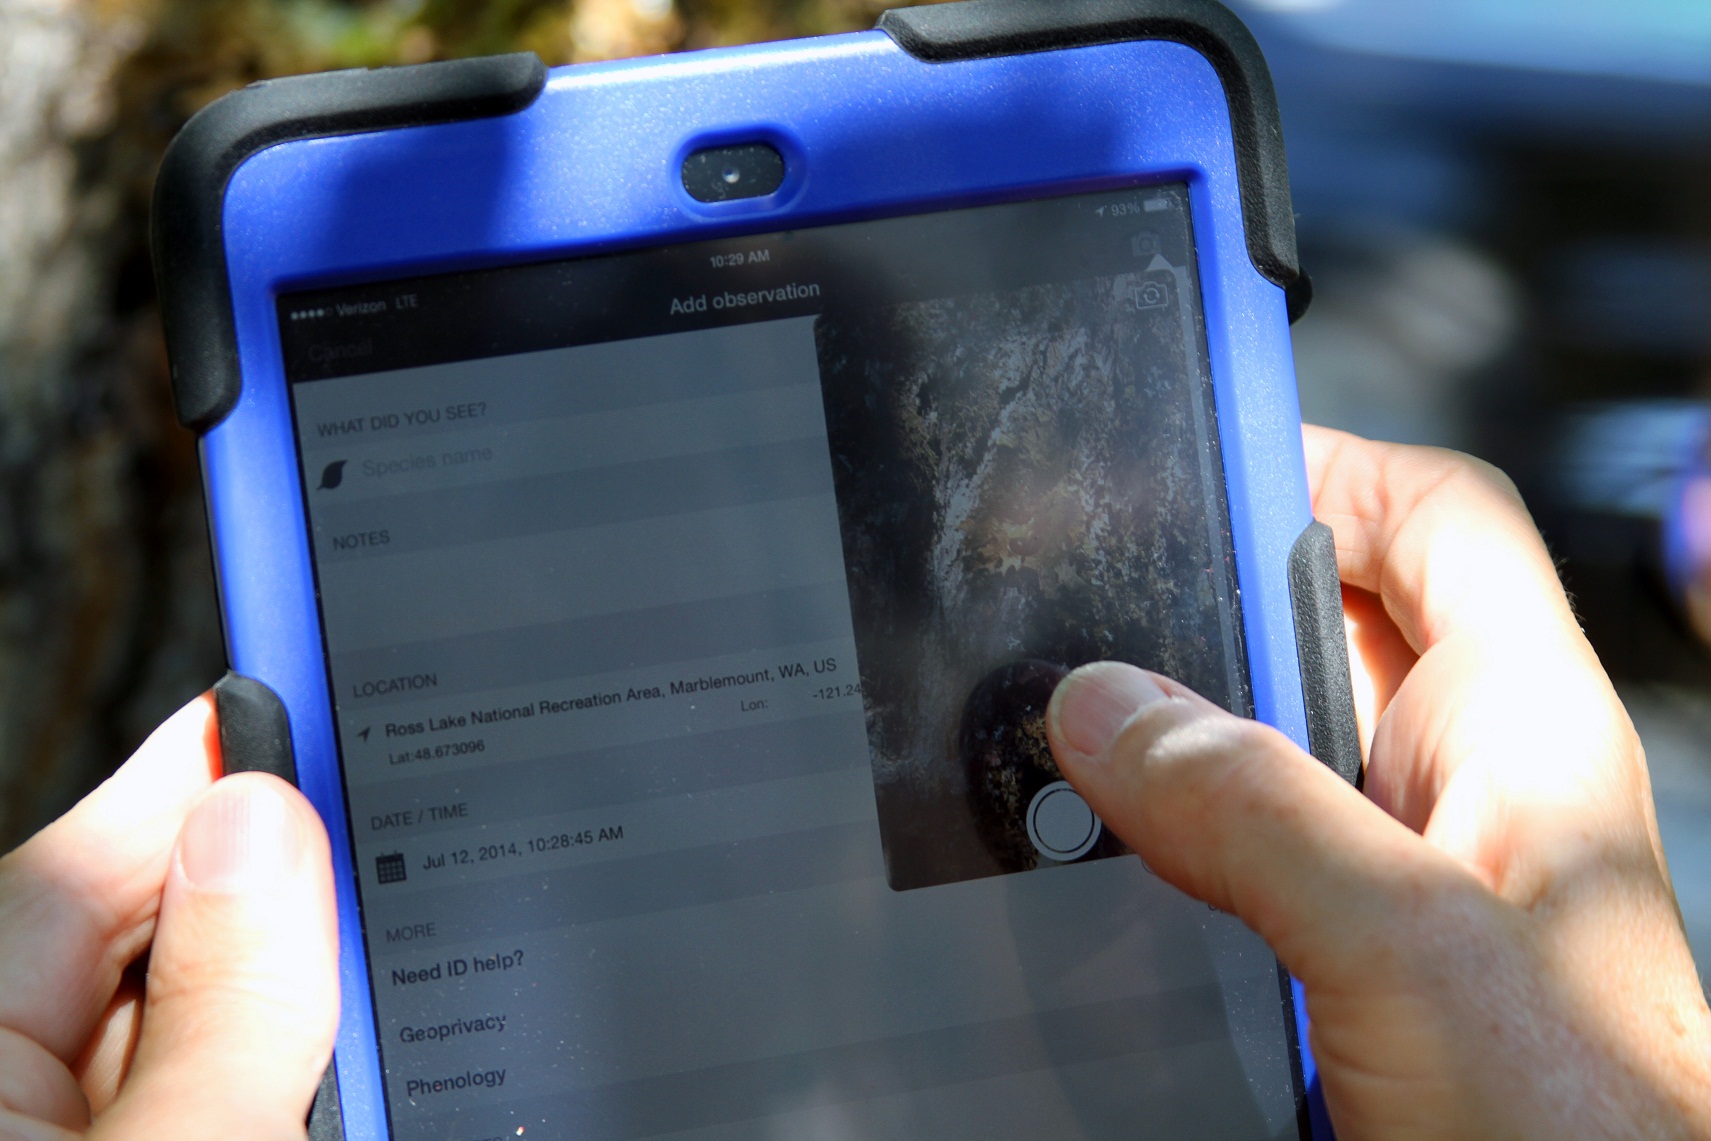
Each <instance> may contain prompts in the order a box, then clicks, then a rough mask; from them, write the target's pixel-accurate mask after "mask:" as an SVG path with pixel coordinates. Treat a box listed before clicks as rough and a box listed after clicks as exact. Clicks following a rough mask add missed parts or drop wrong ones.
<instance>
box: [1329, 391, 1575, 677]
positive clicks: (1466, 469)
mask: <svg viewBox="0 0 1711 1141" xmlns="http://www.w3.org/2000/svg"><path fill="white" fill-rule="evenodd" d="M1302 435H1303V440H1304V442H1305V444H1306V451H1307V480H1308V485H1309V487H1310V489H1311V492H1312V497H1313V515H1314V517H1315V518H1317V519H1319V520H1321V521H1323V522H1324V523H1326V524H1327V525H1329V526H1330V528H1331V530H1332V531H1333V532H1334V533H1335V535H1336V543H1337V570H1338V572H1339V574H1340V575H1341V576H1342V579H1343V581H1344V582H1345V583H1348V584H1349V585H1351V586H1356V587H1359V588H1361V589H1362V590H1367V591H1371V592H1372V593H1374V594H1376V595H1378V596H1379V597H1380V598H1381V599H1382V600H1383V601H1384V606H1385V610H1386V612H1388V613H1389V614H1390V617H1391V620H1392V621H1394V622H1395V623H1396V625H1397V628H1398V629H1399V630H1400V631H1401V632H1402V634H1403V636H1404V637H1405V638H1407V640H1408V642H1409V644H1410V645H1411V646H1412V647H1413V648H1414V651H1415V652H1416V653H1424V652H1425V651H1426V650H1427V649H1429V648H1430V647H1431V646H1432V645H1434V644H1436V643H1438V642H1441V641H1443V640H1444V639H1445V638H1447V637H1449V636H1450V635H1451V634H1453V633H1464V634H1469V635H1472V636H1474V637H1476V638H1478V639H1479V640H1481V641H1487V642H1506V643H1509V644H1514V640H1515V639H1517V638H1538V637H1548V638H1550V639H1551V640H1552V641H1556V640H1557V639H1560V638H1562V637H1564V636H1570V637H1573V638H1574V639H1577V640H1578V639H1579V635H1580V627H1579V624H1578V623H1576V622H1575V620H1574V613H1573V611H1572V610H1571V609H1570V607H1569V604H1568V598H1567V596H1566V595H1565V594H1564V592H1563V588H1562V583H1561V581H1560V580H1559V579H1558V578H1557V573H1556V566H1555V565H1554V564H1553V563H1552V562H1551V557H1550V553H1549V552H1548V551H1547V550H1546V549H1545V544H1544V540H1543V539H1542V538H1541V537H1540V536H1539V531H1538V528H1537V527H1536V526H1534V524H1533V519H1532V516H1531V515H1529V514H1528V512H1527V508H1526V506H1525V505H1524V504H1523V503H1522V502H1521V496H1520V494H1519V493H1518V492H1517V491H1516V490H1515V485H1514V484H1513V483H1512V482H1510V480H1509V478H1508V477H1507V476H1505V475H1504V474H1503V473H1502V472H1501V471H1499V470H1498V469H1496V468H1495V467H1492V466H1491V465H1490V464H1487V463H1484V462H1483V461H1481V460H1477V459H1474V458H1473V457H1471V456H1465V455H1461V454H1459V453H1456V452H1450V451H1445V450H1443V449H1440V448H1423V447H1410V446H1403V445H1397V444H1386V443H1379V442H1376V441H1372V440H1364V439H1361V438H1360V437H1359V436H1352V435H1350V434H1348V433H1347V432H1339V431H1335V430H1334V429H1330V428H1320V427H1316V426H1312V425H1309V426H1307V427H1306V428H1304V429H1303V433H1302Z"/></svg>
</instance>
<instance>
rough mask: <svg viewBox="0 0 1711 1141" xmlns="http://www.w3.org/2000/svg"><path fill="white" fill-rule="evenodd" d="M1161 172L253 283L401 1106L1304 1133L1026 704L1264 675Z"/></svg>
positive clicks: (458, 1137)
mask: <svg viewBox="0 0 1711 1141" xmlns="http://www.w3.org/2000/svg"><path fill="white" fill-rule="evenodd" d="M1197 282H1198V279H1197V269H1196V263H1195V256H1194V247H1193V241H1192V235H1191V230H1190V215H1189V198H1188V189H1187V187H1186V186H1185V185H1180V184H1170V185H1162V186H1149V187H1143V188H1130V189H1125V190H1120V191H1113V192H1102V193H1099V194H1094V195H1080V196H1075V197H1067V198H1054V199H1048V200H1037V201H1030V202H1022V203H1011V204H1006V205H997V206H986V207H979V208H970V209H958V210H946V211H942V212H938V213H931V214H922V215H914V216H910V217H905V218H892V219H883V220H874V221H864V222H855V223H846V224H839V225H832V226H822V227H815V228H809V229H801V230H796V231H791V232H784V233H775V234H765V235H759V236H751V237H742V238H732V239H722V240H718V241H712V242H700V243H695V244H685V245H678V246H673V247H669V248H654V249H649V250H643V251H634V252H620V253H613V254H608V255H604V256H599V257H585V258H579V259H575V260H569V261H559V262H550V263H539V264H532V265H526V266H511V267H505V268H498V269H483V270H478V271H471V272H464V273H457V274H448V275H441V276H434V277H423V278H415V279H411V280H408V281H394V282H388V283H385V284H379V285H364V286H358V287H350V288H341V289H336V290H325V291H318V292H307V293H295V294H290V295H286V296H283V297H281V298H280V299H279V303H278V304H279V323H280V324H279V327H280V333H281V339H282V346H283V351H284V360H285V366H286V374H287V378H288V380H289V382H290V388H291V396H292V404H293V414H294V417H295V426H296V433H297V442H298V447H299V453H300V457H301V461H302V475H303V495H304V501H305V504H306V506H307V513H308V519H309V524H310V535H311V543H312V552H313V558H314V565H315V573H316V579H317V586H318V590H319V599H320V607H321V621H322V633H323V637H324V642H325V647H326V652H327V671H328V678H329V684H330V685H331V688H332V693H333V698H334V707H335V711H336V721H337V739H338V743H339V750H340V759H341V763H342V771H343V775H344V782H345V788H346V793H347V798H348V810H349V822H350V828H351V834H352V837H353V844H354V854H355V858H356V866H357V869H358V873H359V885H358V886H359V892H360V898H361V904H362V914H363V924H364V930H363V936H364V939H365V941H366V947H367V953H368V960H369V964H370V969H371V981H372V986H373V998H374V1005H375V1015H376V1021H377V1026H378V1030H379V1046H380V1053H381V1060H382V1066H383V1070H384V1076H385V1083H386V1095H387V1104H388V1111H389V1114H390V1120H391V1127H392V1130H393V1134H394V1136H395V1137H398V1138H444V1139H447V1141H477V1139H489V1138H500V1137H507V1138H509V1137H536V1136H540V1137H562V1138H577V1139H580V1141H606V1139H614V1141H615V1139H620V1138H625V1139H627V1138H643V1137H666V1136H669V1137H671V1138H675V1139H681V1141H689V1139H695V1141H715V1139H718V1141H727V1139H736V1138H744V1139H748V1138H772V1137H779V1138H785V1137H789V1138H828V1139H844V1138H849V1139H857V1138H860V1139H873V1138H898V1139H903V1138H909V1139H916V1138H925V1137H931V1138H935V1139H938V1141H949V1139H955V1138H970V1139H974V1138H979V1139H982V1141H990V1139H992V1138H1013V1139H1016V1141H1023V1139H1030V1141H1034V1139H1037V1141H1065V1139H1073V1138H1089V1139H1093V1138H1116V1137H1132V1136H1135V1135H1137V1133H1139V1132H1144V1133H1146V1134H1148V1135H1152V1134H1157V1135H1161V1136H1195V1137H1215V1138H1231V1139H1243V1141H1247V1139H1258V1138H1271V1137H1295V1136H1298V1135H1299V1134H1298V1129H1299V1126H1298V1117H1297V1106H1298V1101H1299V1099H1298V1096H1297V1092H1298V1085H1299V1076H1298V1072H1297V1071H1298V1064H1297V1062H1296V1060H1295V1057H1294V1046H1293V1031H1292V1018H1293V1016H1292V1014H1291V1013H1290V1009H1289V1006H1288V998H1287V987H1286V985H1285V984H1284V981H1283V980H1282V979H1281V976H1280V973H1279V971H1278V968H1277V964H1276V962H1275V960H1274V959H1273V958H1272V956H1271V955H1270V953H1269V952H1268V951H1267V950H1266V948H1265V947H1264V945H1263V944H1262V943H1260V942H1259V941H1258V940H1257V939H1256V938H1255V937H1254V936H1253V935H1251V934H1250V933H1249V932H1248V931H1247V930H1246V929H1245V928H1243V927H1242V926H1241V924H1240V923H1238V922H1237V921H1235V920H1234V919H1231V918H1229V917H1227V916H1223V915H1220V914H1218V913H1215V912H1213V911H1211V910H1209V909H1208V908H1206V907H1205V906H1204V905H1201V904H1198V903H1195V902H1194V901H1192V900H1189V899H1187V898H1186V897H1184V896H1182V895H1180V894H1178V893H1177V892H1175V891H1174V890H1173V889H1171V888H1169V887H1168V886H1166V885H1165V884H1163V883H1162V882H1161V881H1159V880H1158V879H1157V878H1155V877H1154V876H1152V875H1151V874H1150V873H1149V871H1148V870H1147V868H1146V867H1145V866H1144V864H1143V863H1142V862H1141V861H1140V860H1139V859H1138V858H1137V857H1136V856H1134V855H1133V854H1132V853H1129V852H1128V850H1127V849H1126V848H1125V847H1124V846H1123V845H1122V843H1121V842H1120V841H1119V840H1118V839H1117V838H1116V837H1115V836H1114V835H1113V834H1111V833H1110V832H1108V831H1107V830H1106V829H1105V828H1104V826H1103V825H1102V823H1101V822H1100V821H1099V820H1098V819H1097V818H1096V817H1094V815H1093V814H1092V813H1091V811H1089V809H1088V807H1087V805H1086V804H1085V803H1084V802H1083V801H1082V800H1081V799H1080V797H1078V796H1077V795H1076V794H1075V792H1074V791H1073V790H1072V789H1070V788H1069V786H1068V785H1067V784H1065V783H1064V782H1063V780H1062V778H1061V776H1060V774H1059V773H1058V771H1057V769H1056V767H1055V765H1054V764H1053V762H1052V759H1051V756H1050V752H1049V750H1048V749H1047V747H1046V744H1045V739H1044V728H1043V713H1044V709H1045V703H1046V701H1047V699H1048V698H1049V696H1050V694H1051V691H1052V688H1053V686H1054V685H1055V684H1056V682H1057V680H1058V679H1059V678H1060V677H1061V676H1062V675H1063V673H1064V672H1065V671H1066V670H1068V669H1070V668H1073V667H1074V666H1076V665H1078V664H1081V663H1083V662H1087V661H1091V660H1096V659H1101V658H1114V659H1120V660H1125V661H1130V662H1135V663H1138V664H1142V665H1145V666H1149V667H1152V668H1155V669H1159V670H1162V671H1164V672H1167V673H1169V674H1171V675H1172V676H1175V677H1177V678H1180V679H1182V680H1183V681H1185V682H1187V683H1188V684H1190V685H1192V686H1193V687H1194V688H1196V689H1197V690H1198V691H1200V692H1201V693H1203V694H1205V695H1207V696H1208V697H1210V698H1212V699H1213V700H1216V701H1219V702H1221V703H1222V704H1224V705H1225V706H1226V707H1228V708H1230V709H1232V710H1234V711H1236V712H1238V713H1243V714H1248V713H1251V697H1250V694H1249V689H1248V681H1247V666H1246V655H1245V651H1244V648H1243V640H1242V623H1241V614H1240V600H1239V595H1238V592H1237V590H1236V585H1235V570H1234V563H1233V558H1232V554H1231V539H1230V526H1229V512H1228V508H1227V506H1226V502H1225V494H1224V484H1223V466H1222V460H1221V457H1220V453H1219V446H1218V435H1217V430H1216V423H1217V420H1216V416H1217V412H1216V408H1215V406H1214V401H1213V394H1212V385H1211V379H1210V374H1209V371H1208V368H1207V363H1206V353H1205V333H1204V329H1203V324H1202V316H1201V308H1200V303H1199V290H1198V284H1197Z"/></svg>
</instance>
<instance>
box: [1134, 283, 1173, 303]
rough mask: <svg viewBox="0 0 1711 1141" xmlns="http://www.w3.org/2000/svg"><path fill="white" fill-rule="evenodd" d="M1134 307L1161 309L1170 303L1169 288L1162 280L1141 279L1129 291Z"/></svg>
mask: <svg viewBox="0 0 1711 1141" xmlns="http://www.w3.org/2000/svg"><path fill="white" fill-rule="evenodd" d="M1129 301H1130V303H1131V304H1133V305H1134V307H1135V308H1136V309H1163V308H1164V307H1165V306H1166V305H1169V304H1170V290H1169V289H1167V288H1165V285H1164V282H1162V281H1143V282H1142V283H1141V284H1139V285H1137V286H1135V288H1134V289H1133V290H1131V291H1130V293H1129Z"/></svg>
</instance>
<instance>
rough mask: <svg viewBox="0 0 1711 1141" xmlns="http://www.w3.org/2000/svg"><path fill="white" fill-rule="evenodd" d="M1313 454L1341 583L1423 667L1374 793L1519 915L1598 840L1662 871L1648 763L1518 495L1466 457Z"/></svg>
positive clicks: (1384, 734)
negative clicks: (1372, 604)
mask: <svg viewBox="0 0 1711 1141" xmlns="http://www.w3.org/2000/svg"><path fill="white" fill-rule="evenodd" d="M1305 442H1306V450H1307V458H1308V474H1309V482H1310V484H1311V487H1312V491H1313V510H1314V514H1315V515H1316V516H1317V517H1319V518H1320V519H1322V520H1323V521H1324V522H1326V523H1327V524H1329V525H1330V527H1331V529H1332V531H1333V532H1334V533H1335V535H1336V545H1337V563H1338V571H1339V573H1340V574H1341V576H1342V578H1343V581H1344V582H1347V583H1350V584H1352V585H1354V586H1358V587H1361V588H1363V589H1365V590H1369V591H1372V592H1374V593H1376V594H1377V595H1378V596H1379V597H1380V599H1381V600H1382V601H1383V604H1384V608H1385V610H1386V612H1387V613H1388V614H1389V615H1390V617H1391V619H1392V621H1393V622H1395V624H1396V626H1397V628H1398V630H1400V631H1401V633H1402V634H1403V636H1404V637H1405V638H1406V639H1407V640H1408V642H1409V643H1410V645H1411V646H1412V647H1413V648H1414V650H1415V652H1416V653H1418V654H1419V655H1420V659H1419V661H1418V662H1417V663H1416V664H1415V665H1414V667H1413V668H1412V669H1411V670H1410V672H1409V676H1408V678H1407V679H1406V680H1405V681H1404V682H1403V683H1402V686H1401V687H1400V689H1399V690H1398V691H1397V693H1396V695H1395V697H1394V699H1393V700H1392V702H1391V704H1390V706H1389V707H1388V708H1387V709H1385V710H1383V711H1382V713H1381V716H1380V719H1379V726H1378V731H1377V733H1376V734H1375V735H1374V739H1373V746H1372V761H1371V763H1370V765H1369V768H1368V783H1367V791H1368V794H1369V795H1370V796H1372V797H1373V799H1375V800H1377V801H1378V802H1379V804H1381V805H1382V806H1383V807H1384V808H1386V809H1387V810H1388V811H1390V812H1391V813H1392V815H1395V816H1397V817H1398V818H1399V819H1401V820H1402V821H1403V822H1404V823H1406V824H1409V825H1410V826H1412V827H1414V828H1416V829H1420V830H1422V831H1424V832H1425V833H1426V835H1427V837H1428V838H1429V839H1434V840H1435V842H1437V843H1438V844H1439V845H1440V846H1442V847H1445V848H1446V849H1448V850H1450V851H1452V852H1455V853H1456V854H1457V855H1459V856H1461V857H1463V858H1464V859H1466V860H1467V861H1468V862H1469V863H1470V864H1472V865H1473V866H1475V867H1477V868H1480V869H1482V870H1483V872H1484V873H1485V874H1487V875H1488V876H1490V877H1492V879H1493V880H1494V881H1496V882H1498V885H1499V886H1500V887H1503V886H1504V885H1507V887H1508V889H1509V890H1508V892H1507V893H1508V894H1511V895H1512V896H1513V897H1517V898H1519V897H1524V896H1525V895H1526V894H1527V893H1528V892H1529V891H1531V890H1533V889H1534V888H1537V887H1539V886H1540V885H1543V884H1545V883H1547V882H1548V880H1549V876H1550V869H1551V867H1553V866H1554V867H1561V866H1566V865H1567V864H1568V863H1569V862H1571V861H1572V860H1573V859H1575V858H1578V857H1577V856H1576V854H1575V853H1576V852H1578V851H1579V849H1580V848H1582V847H1584V845H1585V844H1586V843H1587V842H1589V840H1588V838H1589V837H1598V839H1597V840H1596V843H1600V844H1603V843H1608V842H1615V843H1616V844H1618V845H1619V846H1620V847H1622V848H1624V849H1631V848H1633V847H1635V846H1638V847H1642V848H1645V849H1647V850H1649V853H1650V856H1651V857H1653V858H1655V857H1656V856H1657V842H1656V832H1655V826H1654V825H1653V824H1652V821H1651V813H1650V807H1649V804H1650V798H1649V786H1648V783H1647V780H1646V775H1645V767H1644V761H1643V759H1642V758H1643V754H1642V752H1641V751H1640V749H1639V746H1638V742H1637V739H1636V738H1635V737H1634V733H1633V728H1632V726H1631V724H1630V723H1629V722H1628V720H1627V716H1626V714H1625V712H1624V711H1623V710H1622V707H1621V703H1620V701H1619V700H1618V699H1617V697H1616V694H1615V690H1614V689H1613V688H1612V687H1611V685H1610V682H1609V679H1608V678H1606V677H1605V675H1604V671H1603V668H1602V666H1601V665H1600V664H1599V662H1598V658H1597V656H1596V655H1595V654H1594V653H1593V651H1592V648H1591V646H1590V645H1589V644H1588V643H1587V641H1586V639H1585V637H1584V636H1583V635H1582V634H1581V631H1580V626H1579V624H1578V623H1577V622H1576V621H1575V618H1574V613H1573V611H1572V609H1571V608H1570V607H1569V604H1568V598H1567V596H1566V594H1565V593H1564V591H1563V588H1562V584H1561V583H1560V582H1559V580H1558V579H1557V575H1556V568H1555V566H1554V565H1553V563H1552V562H1551V559H1550V555H1549V553H1548V552H1547V550H1546V549H1545V544H1544V540H1543V539H1542V538H1541V537H1540V535H1539V532H1538V530H1537V528H1536V527H1534V525H1533V521H1532V518H1531V516H1530V515H1528V513H1527V510H1526V508H1525V507H1524V506H1523V505H1522V502H1521V498H1520V495H1519V494H1518V493H1517V492H1516V491H1515V488H1514V485H1513V484H1511V483H1510V482H1509V480H1508V479H1507V478H1506V477H1504V476H1503V475H1502V473H1500V472H1498V471H1497V469H1495V468H1493V467H1491V466H1490V465H1487V464H1483V463H1481V462H1480V461H1478V460H1474V459H1472V458H1470V457H1467V456H1462V455H1458V454H1456V453H1454V452H1447V451H1442V450H1439V449H1433V448H1418V447H1405V446H1400V445H1396V444H1383V443H1376V442H1373V441H1369V440H1363V439H1360V438H1359V437H1356V436H1351V435H1348V434H1346V433H1343V432H1335V431H1330V430H1327V429H1323V428H1312V429H1308V430H1307V431H1306V433H1305ZM1464 772H1465V773H1467V774H1469V775H1467V776H1465V777H1463V775H1462V774H1463V773H1464ZM1458 778H1460V779H1458ZM1658 863H1659V866H1660V867H1661V859H1659V860H1658Z"/></svg>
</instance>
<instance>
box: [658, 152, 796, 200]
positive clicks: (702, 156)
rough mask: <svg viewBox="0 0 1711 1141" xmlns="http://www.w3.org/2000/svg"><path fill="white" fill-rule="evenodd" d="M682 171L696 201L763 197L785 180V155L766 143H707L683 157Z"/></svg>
mask: <svg viewBox="0 0 1711 1141" xmlns="http://www.w3.org/2000/svg"><path fill="white" fill-rule="evenodd" d="M682 174H683V189H685V190H687V191H688V192H689V196H690V197H691V198H693V199H695V200H696V201H697V202H729V201H731V200H732V199H735V198H764V197H765V196H766V195H768V194H771V193H773V192H774V191H776V190H777V189H778V188H779V187H780V186H781V185H783V183H784V156H783V155H781V154H779V153H778V151H777V149H776V148H774V147H770V146H768V145H767V144H765V143H744V144H742V145H740V146H734V147H708V148H707V149H706V150H701V151H696V152H695V153H694V154H692V155H690V156H689V157H688V158H686V159H684V160H683V172H682Z"/></svg>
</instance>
